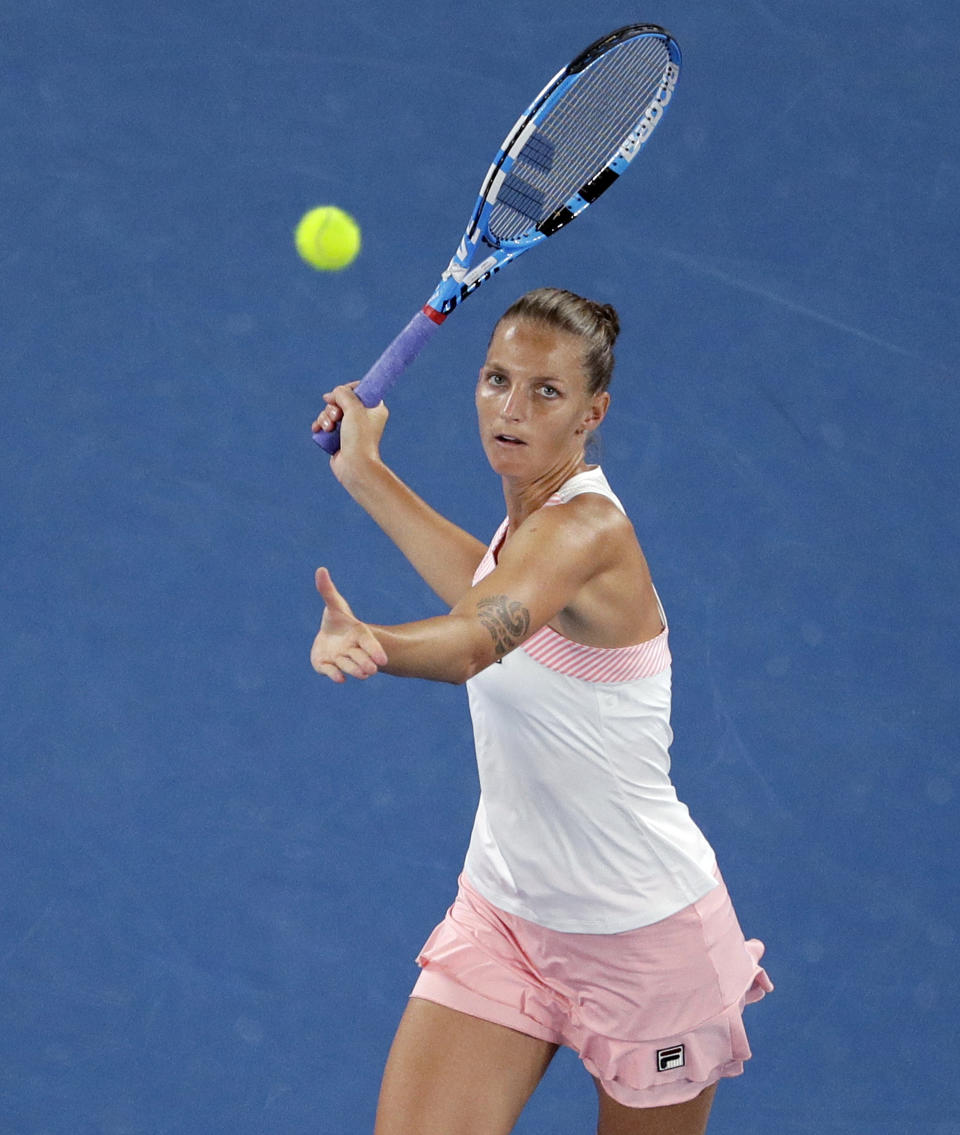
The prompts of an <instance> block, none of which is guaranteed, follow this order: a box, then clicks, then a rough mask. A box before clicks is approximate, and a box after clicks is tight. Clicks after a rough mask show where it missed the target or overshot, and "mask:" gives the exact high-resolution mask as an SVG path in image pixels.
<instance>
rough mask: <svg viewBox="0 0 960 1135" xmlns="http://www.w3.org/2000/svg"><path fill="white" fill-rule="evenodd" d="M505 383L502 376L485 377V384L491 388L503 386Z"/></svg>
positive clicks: (491, 375) (489, 375)
mask: <svg viewBox="0 0 960 1135" xmlns="http://www.w3.org/2000/svg"><path fill="white" fill-rule="evenodd" d="M506 381H507V380H506V379H505V378H504V377H503V375H502V374H488V375H487V382H489V383H490V385H491V386H503V384H504V383H505V382H506Z"/></svg>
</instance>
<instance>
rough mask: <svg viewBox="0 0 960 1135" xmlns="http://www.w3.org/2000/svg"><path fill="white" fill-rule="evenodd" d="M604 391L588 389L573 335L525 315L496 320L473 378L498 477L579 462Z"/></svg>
mask: <svg viewBox="0 0 960 1135" xmlns="http://www.w3.org/2000/svg"><path fill="white" fill-rule="evenodd" d="M609 400H610V396H609V395H608V394H607V393H605V392H604V393H603V394H597V395H591V394H589V393H588V391H587V376H586V374H585V373H584V370H583V344H582V342H581V340H580V339H579V338H578V337H577V336H576V335H571V334H568V333H567V332H566V331H557V330H555V329H554V328H552V327H547V326H544V325H543V324H540V323H533V322H531V321H528V320H511V321H509V322H502V323H501V324H500V325H499V326H498V327H497V329H496V331H495V332H494V335H493V338H492V339H491V341H490V347H489V350H488V351H487V357H486V360H485V362H484V364H483V367H482V368H481V370H480V378H479V381H478V382H477V396H476V402H477V416H478V419H479V424H480V440H481V442H482V443H483V448H484V452H485V453H486V455H487V459H488V460H489V462H490V464H491V465H492V466H493V468H494V470H495V471H496V472H498V473H500V474H501V475H503V476H508V475H516V476H521V477H528V476H532V477H537V476H542V475H544V474H547V473H549V472H550V470H551V469H554V468H557V469H560V468H562V467H564V466H565V465H567V464H569V463H570V462H571V461H579V460H581V459H582V456H583V447H584V444H585V442H586V439H587V437H588V435H589V433H590V431H591V430H593V429H595V428H596V427H597V426H598V425H599V424H600V422H601V421H602V419H603V416H604V414H605V413H606V410H607V404H608V403H609Z"/></svg>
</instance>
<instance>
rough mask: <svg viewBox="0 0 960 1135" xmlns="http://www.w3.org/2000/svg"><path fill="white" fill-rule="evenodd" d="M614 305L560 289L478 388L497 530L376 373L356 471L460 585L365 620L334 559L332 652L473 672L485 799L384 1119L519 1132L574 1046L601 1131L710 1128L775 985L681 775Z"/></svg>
mask: <svg viewBox="0 0 960 1135" xmlns="http://www.w3.org/2000/svg"><path fill="white" fill-rule="evenodd" d="M618 331H619V321H618V318H617V315H616V313H615V311H614V310H613V308H611V307H609V306H605V305H604V306H601V305H598V304H596V303H593V302H592V301H589V300H586V299H583V298H582V297H579V296H575V295H573V294H572V293H570V292H565V291H561V290H558V289H552V288H544V289H538V290H537V291H534V292H531V293H528V294H527V295H525V296H523V297H521V298H520V299H519V300H518V301H517V302H516V303H515V304H513V305H512V306H511V307H510V308H509V310H508V311H507V312H506V313H505V314H504V316H503V317H502V318H501V319H500V321H499V322H498V324H497V326H496V328H495V330H494V333H493V337H492V338H491V340H490V345H489V349H488V352H487V357H486V360H485V362H484V364H483V367H482V368H481V370H480V376H479V380H478V383H477V389H476V406H477V414H478V418H479V426H480V436H481V440H482V443H483V448H484V451H485V453H486V455H487V458H488V460H489V462H490V465H491V466H492V468H493V470H494V472H495V473H497V474H498V475H499V476H500V478H501V481H502V484H503V493H504V497H505V499H506V511H507V515H506V519H505V520H504V521H503V523H502V525H501V526H500V528H499V530H498V531H497V533H496V534H495V536H494V538H493V541H492V542H491V544H490V546H489V547H485V546H484V545H483V544H482V543H480V542H479V541H478V540H476V539H474V537H472V536H470V535H468V534H467V533H466V532H464V531H463V530H462V529H460V528H458V527H457V526H456V525H454V524H452V523H450V522H449V521H447V520H445V519H444V518H443V517H441V516H440V515H438V514H437V513H436V512H434V511H433V510H432V509H431V508H430V507H429V506H428V505H427V504H426V503H425V502H424V501H423V500H421V499H420V498H419V497H418V496H417V495H416V494H415V493H413V492H412V491H411V489H409V488H408V487H407V486H406V485H405V484H404V483H403V482H402V481H401V480H399V478H397V477H396V476H395V475H394V474H393V473H392V472H391V471H390V470H389V469H388V468H387V467H386V466H385V465H384V464H383V462H382V460H381V459H380V454H379V442H380V437H381V434H382V432H383V429H384V426H385V423H386V420H387V411H386V409H385V408H384V407H383V406H382V405H381V406H379V407H376V408H374V409H369V410H368V409H366V408H365V407H364V406H363V404H362V403H361V402H360V401H359V400H358V399H357V398H356V396H355V395H354V393H353V391H352V388H351V387H350V386H340V387H337V389H336V390H334V391H332V392H331V393H329V394H327V395H325V396H324V398H325V401H326V403H327V407H326V409H325V410H324V411H323V412H322V413H321V414H320V415H319V417H318V418H317V420H316V421H315V422H314V425H313V428H314V430H315V431H316V430H322V429H331V428H333V426H334V424H335V423H337V422H339V423H340V427H341V435H340V436H341V448H340V451H339V453H337V454H336V455H335V456H334V457H333V458H332V459H331V467H332V469H333V472H334V474H335V475H336V477H337V478H338V479H339V481H340V482H341V484H342V485H343V487H344V488H345V489H346V490H347V492H349V493H350V495H351V496H352V497H353V498H354V500H356V501H357V503H358V504H360V505H361V506H362V507H363V508H364V509H365V510H366V511H367V512H368V513H369V514H370V515H371V517H372V518H373V519H374V520H375V521H376V522H377V523H378V524H379V525H380V527H381V528H382V529H383V530H384V532H386V533H387V535H388V536H390V537H391V539H392V540H393V541H394V542H395V543H396V544H397V546H398V547H399V548H400V550H401V551H402V552H403V553H404V554H405V556H406V557H407V559H409V561H410V562H411V564H412V565H413V566H414V568H415V569H416V570H417V571H418V572H419V573H420V575H421V576H422V577H423V579H424V580H425V581H426V582H427V583H428V584H429V585H430V586H431V587H432V588H433V589H434V590H435V591H436V592H437V594H438V595H439V596H440V597H441V598H442V599H443V600H444V601H445V602H446V603H447V604H449V606H450V613H449V614H447V615H442V616H439V617H437V618H428V619H424V620H421V621H418V622H412V623H405V624H402V625H395V626H380V625H374V624H371V623H365V622H362V621H361V620H359V619H357V618H356V617H355V616H354V615H353V613H352V611H351V609H350V607H349V605H348V604H347V602H346V600H345V599H344V598H343V596H341V595H340V593H339V591H338V590H337V588H336V587H335V586H334V583H333V581H332V579H331V578H330V575H329V573H328V572H327V571H326V570H325V569H324V568H321V569H319V570H318V572H317V577H316V584H317V589H318V590H319V592H320V594H321V596H322V597H323V599H324V601H325V604H326V609H325V611H324V615H323V621H322V623H321V627H320V631H319V633H318V634H317V637H316V639H315V641H314V644H313V650H312V654H311V661H312V663H313V666H314V668H315V669H316V670H317V672H318V673H320V674H323V675H325V676H326V677H328V678H330V679H332V680H333V681H335V682H343V681H344V680H345V679H346V677H354V678H368V677H370V676H371V675H373V674H375V673H376V672H377V671H384V672H385V673H388V674H396V675H400V676H410V677H418V678H430V679H434V680H436V681H443V682H455V683H466V685H467V690H468V694H469V702H470V711H471V715H472V718H473V727H474V736H475V743H476V752H477V760H478V764H479V772H480V786H481V798H480V803H479V808H478V811H477V816H476V821H475V823H474V828H473V834H472V836H471V839H470V845H469V849H468V851H467V855H466V861H465V864H464V868H463V873H462V875H461V878H460V882H459V889H458V894H457V897H456V900H455V902H454V903H453V905H452V906H451V907H450V909H449V911H448V912H447V914H446V917H445V918H444V920H443V921H442V922H441V923H440V925H439V926H437V928H436V929H435V930H434V931H433V933H432V934H431V935H430V937H429V939H428V941H427V942H426V944H425V945H424V947H423V950H422V951H421V953H420V956H419V958H418V959H417V961H418V964H419V965H420V967H421V972H420V977H419V979H418V980H417V983H416V985H415V987H414V989H413V993H412V996H411V998H410V1001H409V1003H408V1006H407V1009H406V1011H405V1013H404V1015H403V1018H402V1020H401V1022H400V1027H399V1029H398V1031H397V1035H396V1038H395V1040H394V1043H393V1046H392V1049H391V1051H390V1056H389V1059H388V1061H387V1066H386V1071H385V1073H384V1078H383V1084H382V1088H381V1094H380V1102H379V1107H378V1111H377V1123H376V1135H425V1133H427V1132H437V1133H442V1135H468V1133H469V1135H507V1133H508V1132H510V1131H511V1130H512V1129H513V1126H514V1124H515V1122H516V1120H517V1117H518V1116H519V1115H520V1112H521V1111H522V1109H523V1107H524V1105H525V1104H526V1102H527V1100H528V1099H529V1098H530V1095H531V1094H532V1092H533V1091H534V1089H535V1088H536V1086H537V1084H538V1083H539V1081H540V1079H541V1078H542V1076H543V1075H544V1072H545V1071H546V1069H547V1066H548V1065H549V1063H550V1060H551V1059H552V1057H553V1055H554V1053H555V1052H556V1051H557V1048H558V1047H559V1046H560V1045H567V1046H569V1047H570V1048H572V1049H574V1050H575V1051H576V1052H577V1053H578V1054H579V1056H580V1058H581V1060H582V1062H583V1064H584V1065H585V1067H586V1068H587V1070H588V1071H589V1072H590V1074H591V1075H592V1077H593V1079H594V1082H595V1084H596V1088H597V1092H598V1096H599V1121H598V1128H597V1130H598V1132H599V1135H700V1133H702V1132H703V1131H705V1129H706V1124H707V1117H708V1114H709V1111H710V1106H711V1104H712V1101H713V1096H714V1092H715V1089H716V1084H717V1082H718V1080H720V1079H721V1078H723V1077H727V1076H736V1075H738V1074H739V1073H740V1072H741V1071H742V1070H743V1061H744V1060H746V1059H747V1058H748V1057H749V1056H750V1050H749V1047H748V1045H747V1040H746V1035H745V1032H744V1028H743V1024H742V1021H741V1013H742V1010H743V1007H744V1005H745V1004H746V1003H747V1002H750V1001H755V1000H758V999H759V998H760V997H762V996H763V995H764V993H765V992H767V991H769V990H770V989H772V988H773V986H772V985H771V983H770V981H769V979H768V977H767V975H766V973H765V972H764V970H763V969H762V968H761V967H760V965H759V960H760V958H761V956H762V954H763V944H762V943H761V942H758V941H756V940H751V941H745V940H744V936H743V934H742V932H741V930H740V926H739V924H738V922H737V918H736V915H735V913H734V910H733V907H732V906H731V903H730V899H729V897H728V895H727V891H726V888H725V887H724V884H723V881H722V879H721V877H720V874H719V872H718V870H717V864H716V858H715V856H714V853H713V851H712V849H711V847H710V845H709V844H708V843H707V841H706V839H705V838H704V836H703V835H702V834H701V832H700V830H699V829H698V828H697V827H696V825H695V824H694V823H693V821H692V820H691V818H690V815H689V812H688V810H687V808H686V807H685V806H684V805H683V804H681V803H680V802H679V801H678V799H677V796H676V792H675V790H674V788H673V785H672V784H671V782H670V777H669V768H670V760H669V755H668V746H669V744H670V742H671V740H672V733H671V729H670V674H671V669H670V666H671V662H670V653H669V650H668V646H667V624H666V618H665V616H664V612H663V608H662V606H661V604H660V601H659V598H658V597H657V593H656V591H655V590H654V587H653V583H652V581H651V578H650V573H649V571H648V568H647V563H646V560H645V558H644V555H643V552H642V551H641V548H640V545H639V544H638V543H637V539H636V536H635V534H634V530H633V528H632V526H631V524H630V522H629V521H628V520H627V517H626V515H625V514H624V510H623V508H622V506H621V504H620V501H619V500H618V499H617V497H616V496H615V495H614V493H613V491H612V490H611V488H610V486H609V485H608V483H607V481H606V479H605V477H604V475H603V472H602V470H601V469H600V468H599V467H598V466H595V465H590V464H588V463H587V461H586V458H585V444H586V442H587V441H588V439H589V438H590V436H591V434H592V432H593V431H594V430H595V429H596V427H597V426H598V425H599V424H600V423H601V422H602V421H603V419H604V416H605V415H606V413H607V409H608V407H609V404H610V394H609V392H608V389H607V388H608V386H609V383H610V378H611V375H612V371H613V346H614V342H615V340H616V337H617V334H618Z"/></svg>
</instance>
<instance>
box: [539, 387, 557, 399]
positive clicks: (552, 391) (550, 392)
mask: <svg viewBox="0 0 960 1135" xmlns="http://www.w3.org/2000/svg"><path fill="white" fill-rule="evenodd" d="M540 392H541V394H544V395H546V397H547V398H556V397H557V396H558V395H559V393H560V391H559V390H557V388H556V387H555V386H547V385H544V386H541V387H540Z"/></svg>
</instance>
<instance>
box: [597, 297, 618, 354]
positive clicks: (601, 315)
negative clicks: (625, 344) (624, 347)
mask: <svg viewBox="0 0 960 1135" xmlns="http://www.w3.org/2000/svg"><path fill="white" fill-rule="evenodd" d="M596 307H597V318H598V319H599V320H600V321H601V322H602V323H604V324H606V326H607V328H608V330H609V332H610V345H611V346H613V344H614V343H615V342H616V340H617V336H618V335H619V334H620V316H619V315H617V309H616V308H615V307H613V306H612V305H611V304H609V303H598V304H597V305H596Z"/></svg>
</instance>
